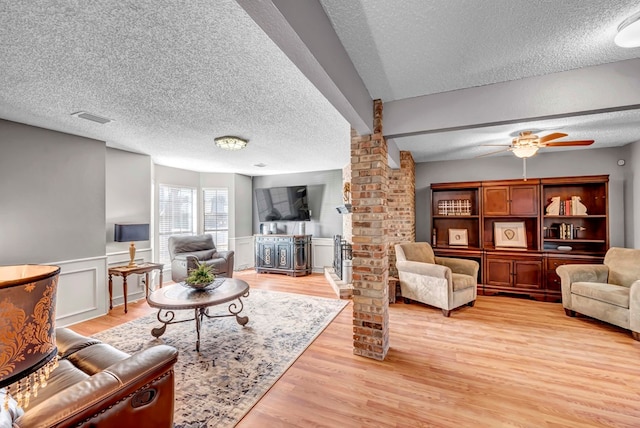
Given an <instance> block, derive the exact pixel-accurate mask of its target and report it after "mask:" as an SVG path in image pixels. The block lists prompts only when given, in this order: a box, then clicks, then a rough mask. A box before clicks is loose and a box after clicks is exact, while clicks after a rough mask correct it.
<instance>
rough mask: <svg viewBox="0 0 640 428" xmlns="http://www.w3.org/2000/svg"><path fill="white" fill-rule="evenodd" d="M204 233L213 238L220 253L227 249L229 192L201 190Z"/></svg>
mask: <svg viewBox="0 0 640 428" xmlns="http://www.w3.org/2000/svg"><path fill="white" fill-rule="evenodd" d="M202 207H203V211H204V233H209V234H211V235H212V236H213V242H214V243H215V244H216V248H217V249H218V250H220V251H226V250H228V249H229V190H228V189H203V191H202Z"/></svg>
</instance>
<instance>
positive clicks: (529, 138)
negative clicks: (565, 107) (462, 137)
mask: <svg viewBox="0 0 640 428" xmlns="http://www.w3.org/2000/svg"><path fill="white" fill-rule="evenodd" d="M567 135H568V134H564V133H562V132H554V133H553V134H549V135H545V136H544V137H538V136H537V135H535V134H534V133H533V132H531V131H522V132H520V134H519V135H518V136H517V137H516V138H514V139H513V140H512V142H511V144H483V146H505V147H506V149H502V150H498V151H496V152H491V153H486V154H484V155H480V156H479V157H483V156H490V155H493V154H496V153H501V152H506V151H507V150H508V151H511V152H513V154H514V155H516V156H517V157H519V158H523V159H524V158H530V157H531V156H533V155H535V154H536V153H537V152H538V150H539V149H542V148H545V147H569V146H590V145H591V144H593V140H576V141H552V140H557V139H558V138H563V137H566V136H567Z"/></svg>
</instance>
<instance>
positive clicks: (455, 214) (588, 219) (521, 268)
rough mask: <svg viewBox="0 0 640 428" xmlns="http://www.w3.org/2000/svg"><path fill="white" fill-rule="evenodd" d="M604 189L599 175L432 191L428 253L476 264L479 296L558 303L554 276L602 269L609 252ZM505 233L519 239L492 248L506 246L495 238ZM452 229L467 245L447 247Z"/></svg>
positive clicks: (469, 184) (436, 187) (452, 185)
mask: <svg viewBox="0 0 640 428" xmlns="http://www.w3.org/2000/svg"><path fill="white" fill-rule="evenodd" d="M608 181H609V177H608V176H607V175H598V176H581V177H556V178H541V179H528V180H526V181H525V180H494V181H482V182H460V183H437V184H432V185H431V195H432V198H431V200H432V204H431V210H432V211H431V212H432V217H431V230H432V245H433V247H434V251H435V253H436V254H437V255H440V256H447V257H461V258H471V259H475V260H477V261H478V262H479V263H480V266H481V269H480V273H479V278H478V284H479V285H478V287H479V292H481V293H484V294H495V293H510V294H527V295H530V296H532V297H534V298H537V299H544V300H551V301H559V300H560V297H561V296H560V281H559V278H558V276H557V275H556V273H555V268H556V267H558V266H560V265H562V264H567V263H601V262H602V260H603V257H604V253H605V252H606V251H607V249H608V248H609V212H608ZM455 201H464V202H455ZM565 201H570V202H565ZM552 203H553V204H554V205H553V206H552V207H550V205H551V204H552ZM558 204H562V211H560V210H559V209H558V208H557V207H558V206H559V205H558ZM460 206H463V207H465V208H464V210H461V209H460V208H459V207H460ZM448 207H452V210H451V211H450V210H449V209H448ZM443 208H444V209H443ZM585 209H586V213H584V212H583V211H584V210H585ZM571 213H574V215H571ZM505 225H506V226H508V227H509V230H510V233H515V232H517V233H520V232H522V236H520V237H514V240H513V243H511V242H509V243H508V246H500V245H496V243H498V244H503V245H506V244H504V243H503V242H501V240H500V239H497V237H496V236H494V235H495V233H499V235H501V233H502V232H503V228H504V227H506V226H505ZM511 226H513V227H511ZM451 229H453V230H454V231H456V233H455V236H460V235H463V236H464V235H466V236H467V237H468V239H467V241H466V243H463V244H462V245H461V244H460V242H459V241H457V242H451V241H450V233H449V231H450V230H451ZM459 231H465V232H464V233H460V232H459ZM514 236H515V235H514ZM509 237H511V235H509ZM511 244H513V246H511Z"/></svg>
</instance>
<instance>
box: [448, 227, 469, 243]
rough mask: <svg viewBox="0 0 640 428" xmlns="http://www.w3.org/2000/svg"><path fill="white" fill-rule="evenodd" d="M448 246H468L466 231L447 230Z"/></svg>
mask: <svg viewBox="0 0 640 428" xmlns="http://www.w3.org/2000/svg"><path fill="white" fill-rule="evenodd" d="M449 245H469V235H468V233H467V229H449Z"/></svg>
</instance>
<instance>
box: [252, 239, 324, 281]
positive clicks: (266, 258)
mask: <svg viewBox="0 0 640 428" xmlns="http://www.w3.org/2000/svg"><path fill="white" fill-rule="evenodd" d="M255 254H256V258H255V266H256V272H258V273H264V272H270V273H285V274H287V275H289V276H302V275H309V274H310V273H311V269H312V266H313V265H312V263H311V235H275V234H274V235H256V236H255Z"/></svg>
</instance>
